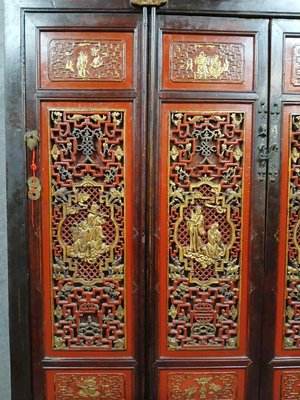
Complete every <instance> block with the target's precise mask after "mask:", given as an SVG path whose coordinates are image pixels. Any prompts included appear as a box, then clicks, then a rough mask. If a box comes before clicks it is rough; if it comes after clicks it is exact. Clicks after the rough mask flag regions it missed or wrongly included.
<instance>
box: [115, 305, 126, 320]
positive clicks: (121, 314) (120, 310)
mask: <svg viewBox="0 0 300 400" xmlns="http://www.w3.org/2000/svg"><path fill="white" fill-rule="evenodd" d="M116 316H117V317H118V319H119V320H120V321H121V320H122V319H123V317H124V310H123V307H122V306H121V305H119V307H118V308H117V311H116Z"/></svg>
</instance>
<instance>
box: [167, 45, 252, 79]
mask: <svg viewBox="0 0 300 400" xmlns="http://www.w3.org/2000/svg"><path fill="white" fill-rule="evenodd" d="M170 51H171V61H170V66H171V80H172V81H173V82H201V81H202V82H223V83H225V82H231V83H242V82H244V58H245V56H244V53H245V51H244V46H243V45H242V44H234V43H215V44H214V43H200V42H173V43H172V45H171V50H170Z"/></svg>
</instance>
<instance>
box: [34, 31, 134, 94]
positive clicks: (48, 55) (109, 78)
mask: <svg viewBox="0 0 300 400" xmlns="http://www.w3.org/2000/svg"><path fill="white" fill-rule="evenodd" d="M40 42H41V56H40V57H41V58H40V75H41V87H42V88H43V87H44V88H70V89H75V88H95V89H96V88H97V89H102V88H111V89H114V88H120V89H121V88H122V89H126V88H131V87H132V85H133V53H132V52H133V34H132V33H128V32H123V33H119V32H111V33H105V32H101V33H91V32H76V33H74V32H68V33H66V32H55V33H54V32H47V33H46V32H43V33H41V38H40Z"/></svg>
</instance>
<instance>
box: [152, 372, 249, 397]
mask: <svg viewBox="0 0 300 400" xmlns="http://www.w3.org/2000/svg"><path fill="white" fill-rule="evenodd" d="M243 386H244V371H241V370H236V371H232V370H231V371H225V370H215V369H214V370H211V371H208V370H204V371H202V370H201V371H199V370H198V371H197V372H195V370H189V371H176V372H175V371H172V372H171V371H161V373H160V400H166V399H168V400H198V399H203V400H221V399H222V400H238V399H242V396H243Z"/></svg>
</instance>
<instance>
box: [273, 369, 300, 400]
mask: <svg viewBox="0 0 300 400" xmlns="http://www.w3.org/2000/svg"><path fill="white" fill-rule="evenodd" d="M274 375H275V379H274V382H275V386H274V400H299V399H300V370H276V371H275V372H274Z"/></svg>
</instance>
